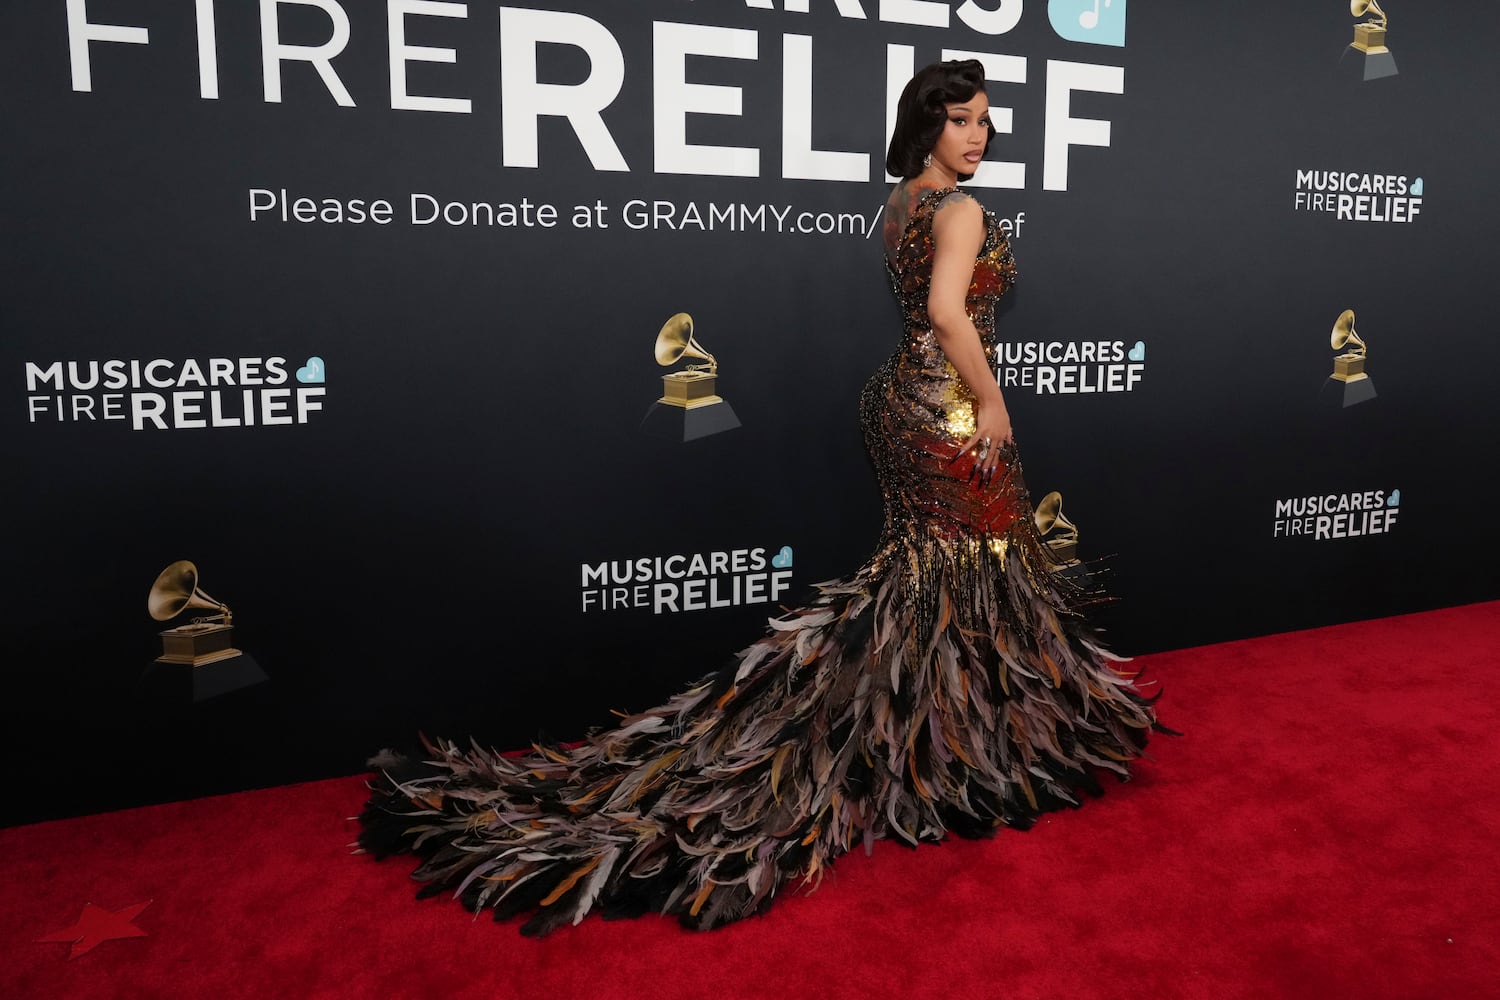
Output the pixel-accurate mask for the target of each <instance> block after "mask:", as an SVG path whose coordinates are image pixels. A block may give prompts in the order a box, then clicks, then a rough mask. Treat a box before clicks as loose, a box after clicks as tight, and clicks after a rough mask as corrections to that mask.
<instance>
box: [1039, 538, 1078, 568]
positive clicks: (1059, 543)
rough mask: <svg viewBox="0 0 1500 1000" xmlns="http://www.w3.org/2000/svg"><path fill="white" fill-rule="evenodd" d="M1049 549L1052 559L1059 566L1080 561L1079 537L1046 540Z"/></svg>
mask: <svg viewBox="0 0 1500 1000" xmlns="http://www.w3.org/2000/svg"><path fill="white" fill-rule="evenodd" d="M1046 545H1047V551H1048V552H1049V553H1050V554H1051V555H1052V561H1053V562H1055V563H1056V564H1057V565H1059V566H1068V565H1071V564H1073V563H1076V562H1077V561H1078V541H1077V539H1056V540H1048V541H1046Z"/></svg>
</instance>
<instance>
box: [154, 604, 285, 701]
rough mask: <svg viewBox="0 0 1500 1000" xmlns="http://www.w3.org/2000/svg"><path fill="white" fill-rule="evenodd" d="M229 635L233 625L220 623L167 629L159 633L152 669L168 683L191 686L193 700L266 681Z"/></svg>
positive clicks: (251, 659) (261, 671) (214, 696)
mask: <svg viewBox="0 0 1500 1000" xmlns="http://www.w3.org/2000/svg"><path fill="white" fill-rule="evenodd" d="M233 636H234V628H233V627H232V626H230V625H225V624H223V623H222V622H196V623H194V624H192V625H179V626H177V627H176V628H169V629H167V630H165V631H163V632H162V633H161V645H162V655H160V656H158V657H157V658H156V663H157V664H159V666H158V667H157V668H156V672H157V673H159V674H164V675H167V676H168V680H167V681H166V682H167V683H168V684H170V685H171V686H174V687H186V688H189V689H191V691H192V697H193V701H195V702H196V701H204V700H206V699H208V698H216V697H218V696H219V695H221V694H228V693H229V692H231V691H238V690H239V689H240V688H244V687H249V686H251V685H252V684H259V683H260V682H261V681H264V680H266V674H265V671H264V670H261V668H260V664H258V663H256V662H255V660H254V659H253V658H251V657H249V656H247V655H245V653H244V652H243V651H242V650H238V649H235V648H234V646H233V645H232V641H233ZM174 678H175V679H174Z"/></svg>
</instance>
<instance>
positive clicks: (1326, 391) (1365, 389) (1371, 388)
mask: <svg viewBox="0 0 1500 1000" xmlns="http://www.w3.org/2000/svg"><path fill="white" fill-rule="evenodd" d="M1321 394H1322V395H1323V396H1325V397H1328V398H1330V399H1332V400H1334V401H1337V402H1338V403H1339V405H1340V407H1342V408H1344V409H1347V408H1349V407H1351V406H1356V405H1358V404H1360V403H1367V402H1369V401H1370V400H1372V399H1374V398H1375V380H1374V379H1372V378H1370V376H1368V375H1357V376H1355V377H1353V378H1349V379H1341V378H1339V377H1338V376H1337V375H1330V376H1328V378H1327V379H1326V380H1324V382H1323V391H1322V393H1321Z"/></svg>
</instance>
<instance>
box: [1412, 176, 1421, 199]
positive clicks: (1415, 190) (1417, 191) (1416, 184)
mask: <svg viewBox="0 0 1500 1000" xmlns="http://www.w3.org/2000/svg"><path fill="white" fill-rule="evenodd" d="M1422 186H1423V185H1422V178H1420V177H1418V178H1417V179H1416V180H1414V181H1412V182H1411V193H1412V194H1414V195H1416V196H1417V197H1418V198H1420V197H1422Z"/></svg>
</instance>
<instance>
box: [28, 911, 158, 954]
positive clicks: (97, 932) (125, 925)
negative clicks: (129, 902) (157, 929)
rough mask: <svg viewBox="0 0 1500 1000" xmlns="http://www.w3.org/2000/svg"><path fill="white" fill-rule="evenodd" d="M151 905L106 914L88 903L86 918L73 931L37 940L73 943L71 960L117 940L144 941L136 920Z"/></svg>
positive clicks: (72, 928) (144, 934)
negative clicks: (106, 942) (104, 943)
mask: <svg viewBox="0 0 1500 1000" xmlns="http://www.w3.org/2000/svg"><path fill="white" fill-rule="evenodd" d="M150 905H151V900H149V899H148V900H146V901H145V902H144V903H136V904H135V905H134V906H127V907H125V909H123V910H120V911H118V912H116V911H114V910H106V909H105V908H104V907H102V906H95V905H94V904H93V903H86V904H84V907H83V915H82V916H81V917H79V918H78V922H77V923H76V924H74V925H73V926H72V927H69V928H66V929H64V930H60V931H53V932H52V933H51V934H48V935H46V936H45V937H39V938H37V941H38V942H39V943H40V942H43V941H71V942H72V944H73V950H72V951H70V952H68V959H69V960H70V961H71V960H72V959H75V958H77V957H78V956H79V955H82V954H83V953H84V952H86V951H91V950H93V949H94V948H95V947H96V946H98V945H100V944H102V943H103V942H105V941H110V940H112V939H114V938H132V937H145V936H146V932H145V931H143V930H141V929H140V928H139V927H137V926H136V925H135V923H134V921H135V918H136V917H138V916H140V915H141V911H142V910H144V909H145V908H146V907H148V906H150Z"/></svg>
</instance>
